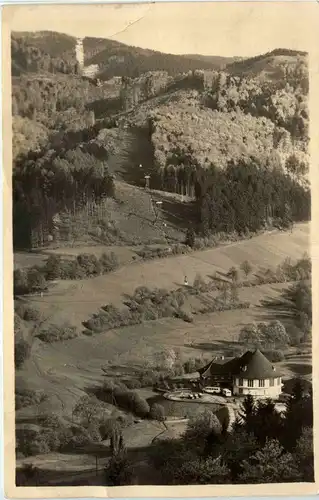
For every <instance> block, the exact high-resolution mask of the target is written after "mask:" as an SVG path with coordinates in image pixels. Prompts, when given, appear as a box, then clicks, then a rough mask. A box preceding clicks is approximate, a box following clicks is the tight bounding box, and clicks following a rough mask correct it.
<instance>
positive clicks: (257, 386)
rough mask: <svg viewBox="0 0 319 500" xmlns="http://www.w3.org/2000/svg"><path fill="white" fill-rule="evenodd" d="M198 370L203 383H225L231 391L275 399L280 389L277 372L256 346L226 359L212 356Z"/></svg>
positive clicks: (279, 376) (222, 384)
mask: <svg viewBox="0 0 319 500" xmlns="http://www.w3.org/2000/svg"><path fill="white" fill-rule="evenodd" d="M199 374H200V379H201V381H202V383H203V384H205V385H213V386H214V385H215V386H216V385H220V386H221V387H229V388H231V390H232V392H233V394H234V395H243V396H245V395H248V394H250V395H252V396H256V397H258V398H274V399H275V398H278V396H279V395H280V394H281V392H282V385H283V384H282V380H281V374H280V372H279V371H278V370H277V368H276V367H275V366H274V365H273V364H272V363H271V362H270V361H269V360H268V359H267V358H266V357H265V356H264V355H263V354H262V353H261V352H260V350H259V349H256V350H255V351H253V352H252V351H247V352H246V353H245V354H243V355H242V356H241V357H238V358H233V359H230V360H225V359H220V360H217V359H214V360H213V361H211V362H210V363H209V364H208V365H206V366H204V368H202V369H201V370H199Z"/></svg>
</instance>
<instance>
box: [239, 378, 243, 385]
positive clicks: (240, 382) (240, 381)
mask: <svg viewBox="0 0 319 500" xmlns="http://www.w3.org/2000/svg"><path fill="white" fill-rule="evenodd" d="M239 385H240V386H242V385H244V380H243V379H242V378H240V379H239Z"/></svg>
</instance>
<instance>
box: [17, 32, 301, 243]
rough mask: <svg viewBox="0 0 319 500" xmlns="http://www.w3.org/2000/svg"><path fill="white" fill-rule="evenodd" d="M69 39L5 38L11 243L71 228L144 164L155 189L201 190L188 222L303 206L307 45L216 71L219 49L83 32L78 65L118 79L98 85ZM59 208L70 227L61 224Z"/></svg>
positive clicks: (287, 217) (221, 221)
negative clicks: (169, 50) (161, 46)
mask: <svg viewBox="0 0 319 500" xmlns="http://www.w3.org/2000/svg"><path fill="white" fill-rule="evenodd" d="M74 44H75V39H73V38H72V37H69V36H66V35H60V34H54V33H50V32H43V33H33V34H30V33H19V34H14V35H13V37H12V72H13V87H12V112H13V159H14V165H13V190H14V221H15V244H17V245H18V246H20V247H21V246H22V247H25V246H26V247H30V246H34V245H36V246H39V245H40V246H41V245H44V244H47V243H48V241H49V240H50V239H53V240H54V239H55V238H56V237H57V236H56V235H57V234H59V235H60V236H59V237H61V234H64V233H65V234H66V233H68V234H69V233H70V227H71V226H72V225H74V220H73V219H74V218H75V219H77V220H79V219H80V218H81V213H82V212H83V211H85V213H86V214H87V216H89V214H90V213H91V212H92V211H94V210H95V209H94V208H93V207H94V206H98V205H99V204H100V203H104V201H105V198H107V197H113V196H115V197H116V189H115V188H114V183H113V179H114V177H115V178H117V179H118V180H119V181H121V182H123V181H124V182H126V183H129V184H132V183H133V184H134V183H135V184H138V185H141V186H144V182H145V179H144V175H146V174H151V188H153V189H159V190H163V191H165V192H172V193H178V194H182V195H188V196H190V197H191V198H192V199H193V200H194V201H195V203H194V202H193V203H192V210H193V211H194V214H193V215H194V217H193V218H192V220H194V221H197V222H196V224H195V226H194V230H195V231H201V232H204V233H209V232H216V231H225V232H227V231H228V232H229V231H237V232H245V231H256V230H260V229H263V228H265V227H269V226H272V225H277V226H287V225H288V226H289V224H290V223H291V222H292V221H293V220H296V221H297V220H305V219H308V218H309V217H310V191H309V186H308V181H307V177H308V169H309V160H308V122H309V118H308V102H307V99H308V68H307V57H306V55H305V54H302V53H299V52H298V53H296V52H294V51H287V50H282V49H279V50H278V51H273V52H272V53H269V54H266V55H264V56H258V57H256V58H252V59H249V60H242V61H237V62H234V63H232V64H230V65H229V66H228V67H227V71H226V70H223V71H222V70H216V64H217V63H216V60H215V59H214V57H213V56H212V58H209V57H208V56H205V57H203V58H202V57H199V56H196V57H195V56H172V55H166V54H161V53H156V52H154V51H148V50H144V49H138V48H134V47H128V46H126V45H124V44H120V43H118V42H114V41H109V40H103V39H95V38H87V39H85V40H84V51H85V59H86V64H93V63H98V64H99V65H100V70H101V71H100V76H101V77H102V78H105V79H106V78H108V77H121V78H112V79H110V80H107V81H105V82H103V83H102V84H101V85H97V84H96V82H95V81H93V80H90V79H89V78H84V77H82V76H81V74H79V68H78V67H77V63H76V60H75V52H74V51H73V48H74ZM193 57H194V58H193ZM217 61H218V64H219V65H220V64H221V63H222V60H221V59H217ZM224 63H225V61H224ZM270 68H272V70H271V71H270ZM156 70H158V71H156ZM103 200H104V201H103ZM124 205H125V203H124ZM118 209H119V210H122V209H123V205H122V208H121V206H120V205H119V208H118ZM101 213H103V212H101ZM235 214H236V218H235ZM122 215H123V214H122ZM140 216H141V218H143V217H144V214H140ZM61 217H62V219H63V221H64V222H63V224H64V225H69V226H70V227H69V230H67V231H65V230H63V231H62V230H60V229H59V230H58V229H57V227H56V223H55V222H54V221H56V220H60V222H61V220H62V219H61ZM103 217H106V218H107V217H108V215H107V214H106V213H104V215H103ZM103 217H102V218H103ZM121 217H122V216H121ZM122 219H123V217H122ZM122 219H121V220H122ZM72 221H73V222H72ZM107 222H108V223H110V224H114V220H112V221H111V220H108V221H107ZM103 223H105V221H104V222H103ZM61 224H62V223H61ZM61 224H60V225H61ZM63 224H62V225H63ZM119 230H121V228H120V227H119ZM22 234H24V236H21V235H22ZM18 240H19V241H18Z"/></svg>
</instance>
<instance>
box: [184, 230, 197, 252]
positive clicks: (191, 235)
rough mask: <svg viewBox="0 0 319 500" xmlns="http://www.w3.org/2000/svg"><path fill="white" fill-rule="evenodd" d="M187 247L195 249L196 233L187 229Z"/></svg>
mask: <svg viewBox="0 0 319 500" xmlns="http://www.w3.org/2000/svg"><path fill="white" fill-rule="evenodd" d="M185 245H187V246H189V247H190V248H194V246H195V231H194V229H192V228H189V229H187V232H186V238H185Z"/></svg>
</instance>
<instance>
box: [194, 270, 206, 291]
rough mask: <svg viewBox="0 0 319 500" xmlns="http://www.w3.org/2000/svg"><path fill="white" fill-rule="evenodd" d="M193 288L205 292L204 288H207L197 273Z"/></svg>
mask: <svg viewBox="0 0 319 500" xmlns="http://www.w3.org/2000/svg"><path fill="white" fill-rule="evenodd" d="M193 288H195V289H196V290H198V291H202V290H206V288H207V285H206V283H205V280H204V279H203V277H202V276H201V275H200V274H199V273H197V274H196V276H195V279H194V283H193Z"/></svg>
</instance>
